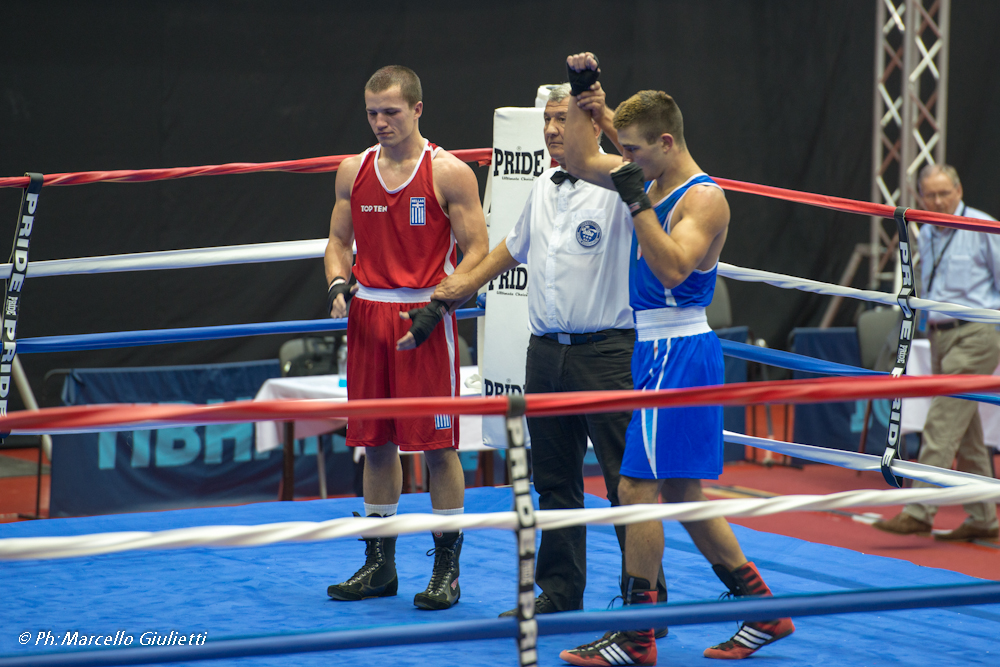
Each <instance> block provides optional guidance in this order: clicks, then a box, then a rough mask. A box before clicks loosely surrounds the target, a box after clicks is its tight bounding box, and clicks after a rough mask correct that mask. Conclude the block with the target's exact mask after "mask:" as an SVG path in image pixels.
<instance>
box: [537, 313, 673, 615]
mask: <svg viewBox="0 0 1000 667" xmlns="http://www.w3.org/2000/svg"><path fill="white" fill-rule="evenodd" d="M607 333H608V335H607V338H605V339H604V340H600V341H591V342H586V343H581V344H578V345H564V344H562V343H559V342H558V341H554V340H551V339H548V338H543V337H540V336H532V337H531V341H530V342H529V343H528V355H527V368H526V373H525V376H526V379H525V392H526V393H529V394H532V393H550V392H560V391H613V390H620V389H625V390H631V389H633V388H634V387H633V385H632V366H631V363H632V348H633V347H634V346H635V333H634V331H632V330H618V331H611V332H607ZM631 418H632V413H631V412H608V413H595V414H587V415H566V416H563V417H528V431H529V432H530V433H531V466H532V476H533V480H534V483H535V490H536V491H537V492H538V494H539V499H538V506H539V509H543V510H550V509H578V508H582V507H583V496H584V491H583V458H584V456H586V454H587V436H588V435H589V436H590V440H591V441H592V442H593V443H594V453H595V454H596V455H597V462H598V463H599V464H600V466H601V471H602V472H603V473H604V483H605V486H606V487H607V490H608V500H610V501H611V505H612V506H617V505H618V504H619V503H618V478H619V469H620V468H621V463H622V456H623V454H624V453H625V431H626V429H627V427H628V423H629V421H630V420H631ZM615 532H616V533H617V535H618V544H619V546H620V547H621V548H622V552H623V554H624V549H625V527H624V526H615ZM624 572H625V568H624V555H623V557H622V575H624ZM535 582H536V583H537V584H538V586H539V587H540V588H541V589H542V591H544V592H545V594H546V595H547V596H548V597H549V599H550V600H552V602H553V603H554V604H555V606H556V608H557V609H558V610H559V611H570V610H575V609H582V608H583V590H584V588H585V587H586V585H587V527H586V526H573V527H571V528H561V529H559V530H546V531H543V532H542V543H541V546H540V547H539V549H538V557H537V562H536V566H535ZM657 589H658V591H659V596H658V599H659V601H661V602H662V601H666V599H667V589H666V584H665V583H664V579H663V567H662V566H661V567H660V576H659V580H658V582H657Z"/></svg>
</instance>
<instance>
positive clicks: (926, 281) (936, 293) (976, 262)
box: [872, 164, 1000, 542]
mask: <svg viewBox="0 0 1000 667" xmlns="http://www.w3.org/2000/svg"><path fill="white" fill-rule="evenodd" d="M918 183H919V186H920V198H921V199H922V200H923V205H924V208H925V209H926V210H928V211H933V212H935V213H948V214H952V215H961V216H965V217H968V218H978V219H980V220H993V218H992V217H990V216H989V215H987V214H986V213H983V212H982V211H979V210H976V209H974V208H972V207H970V206H967V205H966V204H965V202H964V201H962V183H961V181H960V180H959V178H958V172H957V171H955V168H954V167H952V166H950V165H946V164H936V165H928V166H926V167H924V168H923V169H922V170H921V172H920V179H919V181H918ZM920 256H921V264H920V266H921V276H920V278H921V280H920V282H921V288H922V290H921V296H923V297H924V298H926V299H931V300H933V301H942V302H946V303H954V304H958V305H960V306H971V307H973V308H990V309H1000V235H997V234H986V233H983V232H973V231H967V230H962V229H951V228H947V227H936V226H934V225H924V226H923V227H922V228H921V229H920ZM922 315H923V314H922ZM927 334H928V337H929V338H930V341H931V366H932V370H933V373H934V374H935V375H940V374H942V373H943V374H949V375H953V374H976V375H991V374H992V373H993V371H994V370H995V369H996V367H997V361H998V359H1000V347H998V346H1000V336H998V334H997V330H996V326H995V325H992V324H980V323H977V322H966V321H964V320H955V319H951V318H949V317H948V316H947V315H944V314H941V313H936V312H933V311H930V312H929V313H927ZM991 457H992V452H991V451H990V450H989V449H988V448H987V447H986V444H985V443H984V441H983V425H982V422H981V421H980V419H979V404H978V403H977V402H975V401H966V400H963V399H960V398H951V397H949V396H935V397H934V400H933V401H932V402H931V407H930V410H928V412H927V421H926V422H925V424H924V433H923V442H922V444H921V447H920V458H919V461H920V463H925V464H927V465H932V466H937V467H939V468H949V469H950V468H951V464H952V461H956V462H957V465H956V467H957V469H958V470H962V471H964V472H971V473H975V474H977V475H983V476H984V477H992V476H993V468H992V466H991V465H990V458H991ZM913 486H914V488H917V487H932V486H933V485H931V484H926V483H923V482H914V483H913ZM965 511H966V512H967V513H968V515H969V516H968V518H967V519H966V520H965V522H964V523H962V525H960V526H959V527H958V528H956V529H954V530H952V531H949V532H947V533H936V534H935V535H934V537H935V538H937V539H939V540H951V541H965V542H968V541H972V540H976V539H996V538H997V536H998V533H1000V528H998V523H997V510H996V505H995V504H994V503H986V502H978V503H969V504H967V505H965ZM936 512H937V507H935V506H933V505H922V504H912V505H907V506H906V507H905V508H904V509H903V511H902V512H901V513H899V514H898V515H896V516H895V517H893V518H892V519H889V520H887V521H876V522H875V523H874V524H872V525H874V526H875V527H876V528H878V529H879V530H884V531H886V532H889V533H896V534H899V535H911V534H925V535H926V534H929V533H930V531H931V526H932V525H933V523H934V515H935V513H936Z"/></svg>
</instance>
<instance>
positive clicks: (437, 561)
mask: <svg viewBox="0 0 1000 667" xmlns="http://www.w3.org/2000/svg"><path fill="white" fill-rule="evenodd" d="M427 555H428V556H434V569H433V571H432V572H431V580H430V582H429V583H428V584H427V588H428V590H437V589H438V588H440V587H441V586H443V585H444V583H445V580H447V578H448V576H450V575H451V572H452V571H453V570H454V566H453V565H452V563H448V564H447V565H448V566H447V572H442V570H444V569H445V563H443V562H441V561H444V560H445V559H449V560H450V559H452V558H454V556H455V550H454V549H449V548H448V547H434V548H433V549H428V551H427ZM452 562H454V561H452Z"/></svg>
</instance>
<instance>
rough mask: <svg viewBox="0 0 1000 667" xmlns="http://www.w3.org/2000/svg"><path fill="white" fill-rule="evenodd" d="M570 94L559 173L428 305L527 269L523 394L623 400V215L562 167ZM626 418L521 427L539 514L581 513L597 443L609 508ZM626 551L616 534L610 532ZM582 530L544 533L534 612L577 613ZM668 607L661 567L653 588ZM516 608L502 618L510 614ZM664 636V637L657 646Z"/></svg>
mask: <svg viewBox="0 0 1000 667" xmlns="http://www.w3.org/2000/svg"><path fill="white" fill-rule="evenodd" d="M569 93H570V86H569V84H563V85H561V86H555V87H553V88H552V90H551V92H550V93H549V100H548V103H547V104H546V106H545V114H544V118H545V145H546V146H547V147H548V150H549V155H550V156H551V157H552V159H553V160H555V161H556V162H558V163H559V165H560V166H559V167H555V168H552V169H548V170H546V171H545V172H543V173H542V175H541V176H539V177H538V178H537V179H536V180H535V183H534V186H533V187H532V190H531V194H530V195H529V197H528V201H527V202H526V203H525V206H524V210H523V211H522V212H521V217H520V218H519V219H518V221H517V223H516V224H515V225H514V227H513V229H512V230H511V232H510V233H509V234H508V235H507V237H506V238H505V239H503V240H502V241H500V243H499V244H497V247H496V248H494V250H493V251H492V252H491V253H490V254H489V256H488V257H486V259H484V260H483V261H482V262H481V263H480V264H479V265H478V266H476V268H474V269H473V270H472V271H470V272H468V273H465V274H462V275H452V276H449V277H448V278H446V279H445V280H444V281H443V282H442V283H441V284H440V285H438V288H437V290H436V291H435V292H434V295H433V296H432V297H431V298H432V299H440V300H442V301H464V300H465V299H468V298H469V297H470V296H471V295H472V294H474V293H475V292H476V290H478V289H479V288H480V287H481V286H482V285H484V284H486V283H487V282H489V281H490V280H492V279H494V278H495V277H497V276H498V275H500V274H501V273H504V272H505V271H509V270H510V269H513V268H514V267H516V266H518V264H522V263H527V265H528V319H529V327H530V329H531V334H532V335H531V340H530V342H529V344H528V353H527V362H526V374H525V392H526V393H543V392H560V391H596V390H617V389H624V390H631V389H632V388H633V384H632V371H631V360H632V349H633V347H634V345H635V324H634V322H633V319H632V308H631V307H630V306H629V295H628V263H629V250H630V248H631V243H632V216H631V214H630V213H629V210H628V208H626V206H625V204H624V203H623V202H622V201H621V198H620V197H619V196H618V194H617V193H616V192H614V191H611V190H606V189H604V188H599V187H597V186H594V185H591V184H589V183H586V182H585V181H578V180H577V179H576V178H574V177H573V176H570V175H569V174H568V173H567V172H566V171H565V170H564V169H563V166H562V165H563V164H564V162H565V150H564V148H563V130H564V128H565V124H566V114H567V108H568V107H567V105H568V104H569V102H570V97H569ZM604 97H605V96H604V92H603V91H602V90H600V89H599V87H598V89H597V90H593V91H588V92H587V93H585V94H584V95H583V96H581V108H585V109H586V110H587V111H589V112H590V114H591V118H592V120H593V122H594V139H595V141H597V140H598V138H599V137H600V135H601V131H602V130H604V131H607V132H608V134H609V136H610V137H611V138H612V139H613V138H614V137H615V136H617V135H616V133H615V132H614V128H613V127H612V125H611V118H612V115H613V114H612V113H611V111H610V110H609V109H607V107H606V106H605V103H604ZM631 416H632V413H631V412H629V411H626V412H614V413H602V414H591V415H567V416H563V417H528V430H529V432H530V433H531V461H532V471H533V479H534V483H535V490H536V491H538V494H539V501H538V505H539V508H540V509H543V510H544V509H576V508H582V507H583V506H584V489H583V458H584V456H585V455H586V453H587V437H588V436H589V437H590V439H591V441H592V442H593V443H594V452H595V453H596V455H597V460H598V463H599V464H600V466H601V471H602V472H603V473H604V482H605V485H606V487H607V491H608V500H610V501H611V504H612V505H618V504H619V502H618V478H619V468H620V467H621V462H622V455H623V453H624V451H625V431H626V429H627V428H628V424H629V421H630V419H631ZM615 530H616V532H617V533H618V542H619V545H620V546H621V547H622V549H623V550H624V545H625V530H624V527H623V526H616V527H615ZM586 540H587V528H586V526H574V527H571V528H563V529H560V530H548V531H544V532H543V533H542V543H541V546H540V547H539V550H538V558H537V566H536V569H535V582H536V583H537V584H538V586H539V587H540V588H541V589H542V593H541V595H539V596H538V597H537V598H536V599H535V613H536V614H548V613H554V612H559V611H573V610H577V609H582V608H583V591H584V588H585V586H586V583H587V561H586V558H587V542H586ZM657 590H658V591H659V599H660V600H663V601H665V600H666V595H667V594H666V584H665V583H664V579H663V568H662V567H661V568H660V575H659V581H658V582H657ZM515 613H516V610H511V611H508V612H504V613H503V614H501V616H508V615H510V616H512V615H514V614H515ZM662 634H665V631H663V630H661V631H660V632H659V635H660V636H662Z"/></svg>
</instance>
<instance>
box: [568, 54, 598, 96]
mask: <svg viewBox="0 0 1000 667" xmlns="http://www.w3.org/2000/svg"><path fill="white" fill-rule="evenodd" d="M594 60H595V61H596V60H597V56H594ZM566 76H567V78H568V80H569V93H570V95H573V96H574V97H575V96H577V95H579V94H580V93H582V92H583V91H585V90H590V87H591V86H593V85H594V84H595V83H597V77H598V76H599V74H598V72H597V70H596V69H589V68H588V69H584V70H580V71H579V72H577V71H576V70H575V69H573V68H572V67H570V66H569V65H568V64H567V65H566Z"/></svg>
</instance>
